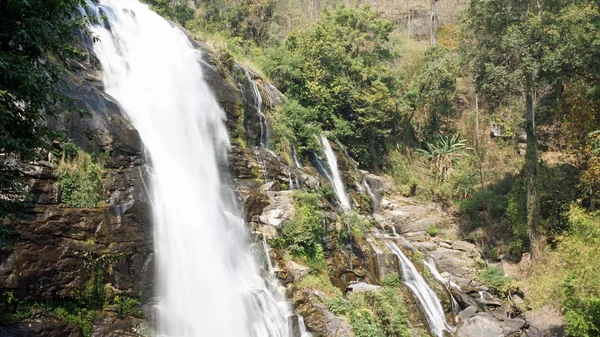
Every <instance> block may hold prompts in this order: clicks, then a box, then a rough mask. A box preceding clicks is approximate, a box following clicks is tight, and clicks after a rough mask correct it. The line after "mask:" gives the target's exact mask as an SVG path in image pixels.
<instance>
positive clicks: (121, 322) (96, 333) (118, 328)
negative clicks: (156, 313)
mask: <svg viewBox="0 0 600 337" xmlns="http://www.w3.org/2000/svg"><path fill="white" fill-rule="evenodd" d="M141 322H142V320H140V319H137V318H132V317H128V318H117V317H113V316H111V315H107V314H103V315H101V316H100V317H98V318H96V321H95V322H94V327H93V331H92V337H139V336H140V335H139V334H138V332H137V330H138V326H139V325H140V324H141Z"/></svg>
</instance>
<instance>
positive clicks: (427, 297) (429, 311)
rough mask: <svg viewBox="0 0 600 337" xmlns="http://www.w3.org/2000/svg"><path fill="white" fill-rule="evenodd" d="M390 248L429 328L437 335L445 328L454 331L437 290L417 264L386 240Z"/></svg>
mask: <svg viewBox="0 0 600 337" xmlns="http://www.w3.org/2000/svg"><path fill="white" fill-rule="evenodd" d="M386 244H387V246H388V248H389V249H390V250H391V251H392V253H394V254H395V255H396V256H397V257H398V262H399V263H400V268H401V271H402V280H403V281H404V284H406V286H407V287H408V288H409V289H410V290H411V291H412V293H413V294H414V295H415V297H416V298H417V300H418V301H419V304H420V305H421V308H422V309H423V311H424V312H425V317H426V318H427V322H428V323H429V330H430V331H431V333H432V334H434V335H435V336H436V337H442V336H443V332H444V330H447V331H452V329H451V327H450V326H449V325H448V323H446V316H445V313H444V308H442V304H441V303H440V300H439V299H438V297H437V295H436V294H435V292H434V291H433V290H432V289H431V288H430V287H429V286H428V285H427V283H426V282H425V280H424V279H423V277H422V276H421V275H420V274H419V272H418V271H417V269H416V268H415V266H414V265H413V264H412V262H410V260H409V259H408V258H407V257H406V255H404V253H403V252H402V250H401V249H400V248H398V246H397V245H396V244H395V243H394V242H392V241H386Z"/></svg>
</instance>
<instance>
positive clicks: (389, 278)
mask: <svg viewBox="0 0 600 337" xmlns="http://www.w3.org/2000/svg"><path fill="white" fill-rule="evenodd" d="M381 284H383V285H384V286H385V287H388V288H400V286H401V285H402V281H401V280H400V275H398V273H396V272H395V271H393V272H390V273H387V274H385V276H383V277H382V278H381Z"/></svg>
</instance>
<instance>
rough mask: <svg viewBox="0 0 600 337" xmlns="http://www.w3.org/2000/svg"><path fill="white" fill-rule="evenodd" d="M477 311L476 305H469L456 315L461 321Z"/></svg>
mask: <svg viewBox="0 0 600 337" xmlns="http://www.w3.org/2000/svg"><path fill="white" fill-rule="evenodd" d="M477 311H478V309H477V307H476V306H474V305H470V306H468V307H467V308H466V309H465V310H463V311H461V312H460V313H459V314H458V317H459V318H460V320H461V321H466V320H468V319H469V318H471V317H473V316H475V314H476V313H477Z"/></svg>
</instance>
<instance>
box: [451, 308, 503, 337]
mask: <svg viewBox="0 0 600 337" xmlns="http://www.w3.org/2000/svg"><path fill="white" fill-rule="evenodd" d="M500 336H502V323H501V322H499V321H497V320H495V319H494V318H493V317H492V316H491V315H489V314H485V313H479V314H477V315H475V316H473V317H471V318H469V319H468V320H466V321H465V322H464V323H462V324H461V325H460V326H459V327H458V330H457V333H456V337H500Z"/></svg>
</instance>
